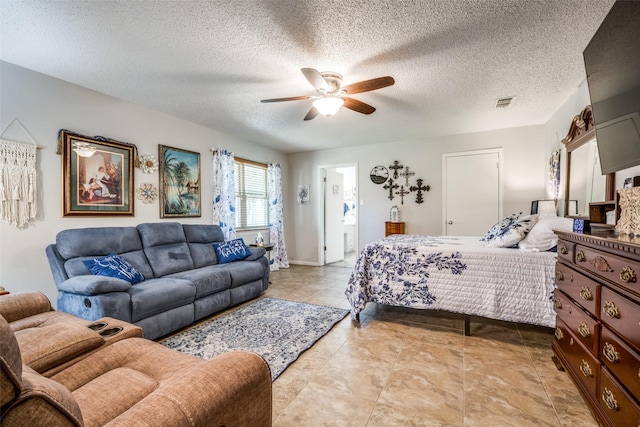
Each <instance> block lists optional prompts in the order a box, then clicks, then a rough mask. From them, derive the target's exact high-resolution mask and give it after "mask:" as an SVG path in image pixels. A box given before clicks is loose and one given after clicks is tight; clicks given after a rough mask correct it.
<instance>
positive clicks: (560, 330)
mask: <svg viewBox="0 0 640 427" xmlns="http://www.w3.org/2000/svg"><path fill="white" fill-rule="evenodd" d="M555 335H556V339H557V340H558V341H560V340H562V339H563V338H564V334H563V333H562V329H560V328H556V334H555Z"/></svg>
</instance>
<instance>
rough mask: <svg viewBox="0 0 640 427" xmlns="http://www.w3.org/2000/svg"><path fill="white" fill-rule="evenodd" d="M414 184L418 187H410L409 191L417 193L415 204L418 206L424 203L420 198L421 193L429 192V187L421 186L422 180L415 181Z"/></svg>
mask: <svg viewBox="0 0 640 427" xmlns="http://www.w3.org/2000/svg"><path fill="white" fill-rule="evenodd" d="M416 184H418V185H412V186H411V187H409V190H410V191H417V192H418V193H417V194H416V203H418V204H420V203H424V199H423V198H422V192H423V191H429V190H431V187H429V186H428V185H422V178H418V179H416Z"/></svg>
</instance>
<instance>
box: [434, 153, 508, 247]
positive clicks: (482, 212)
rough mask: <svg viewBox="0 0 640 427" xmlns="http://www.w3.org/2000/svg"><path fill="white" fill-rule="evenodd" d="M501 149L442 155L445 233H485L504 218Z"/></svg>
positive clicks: (459, 234) (478, 234)
mask: <svg viewBox="0 0 640 427" xmlns="http://www.w3.org/2000/svg"><path fill="white" fill-rule="evenodd" d="M500 155H501V151H500V150H486V151H473V152H466V153H456V154H445V155H444V156H443V174H444V176H443V181H444V183H445V185H444V186H445V188H444V194H443V196H444V199H445V200H444V203H443V209H444V212H443V218H444V222H445V223H444V227H443V230H444V234H445V235H448V236H482V235H483V234H484V233H485V232H486V231H487V230H488V229H489V228H490V227H491V226H492V225H493V224H495V223H496V222H498V221H499V220H500V218H501V217H502V187H501V185H502V184H501V179H500Z"/></svg>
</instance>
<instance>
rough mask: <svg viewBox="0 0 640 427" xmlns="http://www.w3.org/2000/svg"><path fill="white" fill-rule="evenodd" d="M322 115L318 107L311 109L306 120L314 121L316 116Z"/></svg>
mask: <svg viewBox="0 0 640 427" xmlns="http://www.w3.org/2000/svg"><path fill="white" fill-rule="evenodd" d="M318 114H320V111H318V109H317V108H316V107H311V109H310V110H309V112H308V113H307V115H306V116H304V119H305V120H313V119H315V118H316V116H317V115H318Z"/></svg>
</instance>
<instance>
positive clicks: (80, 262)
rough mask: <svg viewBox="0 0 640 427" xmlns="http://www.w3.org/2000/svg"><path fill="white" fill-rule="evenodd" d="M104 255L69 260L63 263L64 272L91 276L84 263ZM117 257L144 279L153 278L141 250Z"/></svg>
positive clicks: (68, 274) (70, 274)
mask: <svg viewBox="0 0 640 427" xmlns="http://www.w3.org/2000/svg"><path fill="white" fill-rule="evenodd" d="M102 255H104V254H94V255H93V256H83V257H78V258H71V259H68V260H66V261H65V262H64V270H65V272H66V273H67V276H69V277H74V276H84V275H87V274H91V272H90V271H89V269H88V268H87V266H86V265H85V264H84V261H86V260H91V259H94V258H95V257H96V256H102ZM118 256H119V257H120V258H121V259H123V260H124V261H126V262H128V263H129V264H131V265H132V266H133V267H134V268H135V269H136V270H138V271H139V272H140V273H141V274H142V275H143V276H144V277H145V278H147V279H149V278H151V277H153V270H152V269H151V266H150V265H149V262H148V261H147V256H146V255H145V254H144V251H143V250H142V249H140V250H138V251H133V252H122V253H118Z"/></svg>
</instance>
